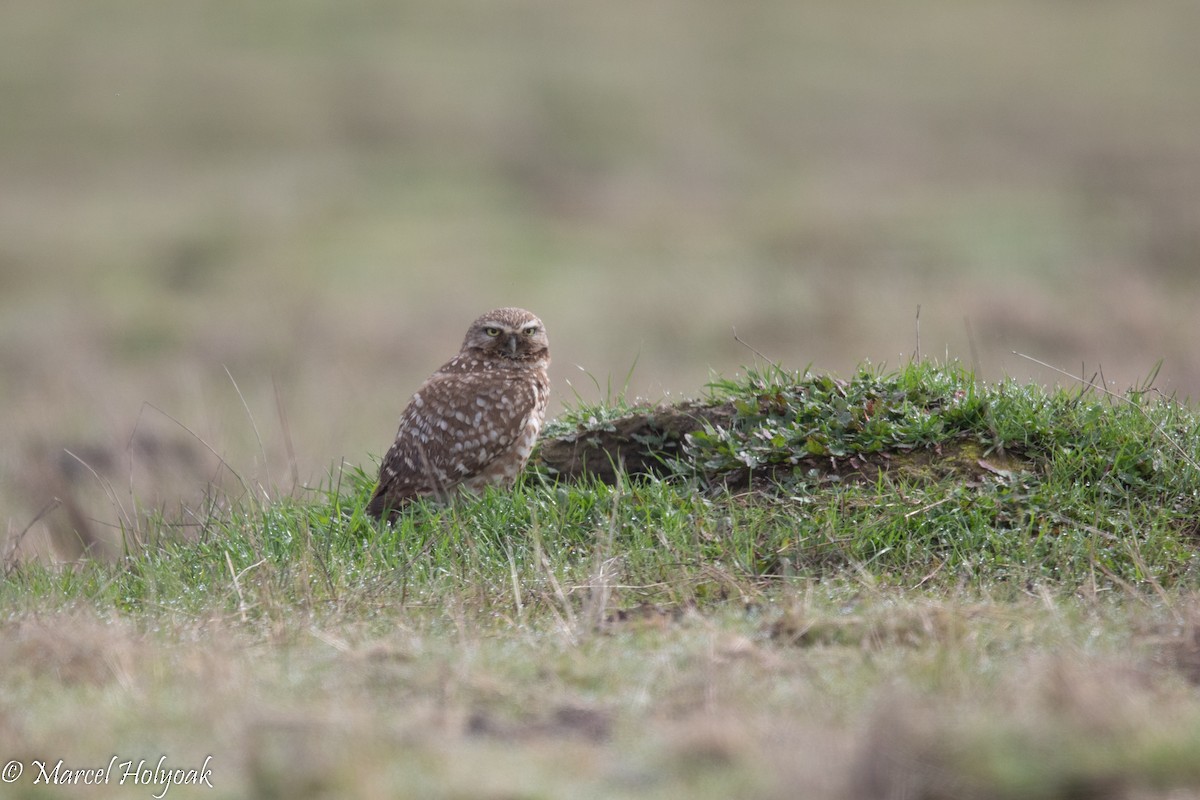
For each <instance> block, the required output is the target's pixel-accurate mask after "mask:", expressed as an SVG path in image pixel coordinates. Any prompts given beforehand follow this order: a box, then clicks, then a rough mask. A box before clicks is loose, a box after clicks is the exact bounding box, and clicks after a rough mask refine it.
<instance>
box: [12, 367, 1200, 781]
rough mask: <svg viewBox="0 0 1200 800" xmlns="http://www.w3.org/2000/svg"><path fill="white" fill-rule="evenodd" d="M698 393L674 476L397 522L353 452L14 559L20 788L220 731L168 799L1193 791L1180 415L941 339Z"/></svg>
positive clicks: (186, 751)
mask: <svg viewBox="0 0 1200 800" xmlns="http://www.w3.org/2000/svg"><path fill="white" fill-rule="evenodd" d="M713 402H727V403H730V404H731V406H730V407H731V408H732V409H733V410H734V416H732V417H730V418H728V420H727V424H726V425H724V426H723V427H721V428H718V429H708V430H707V431H700V432H697V433H696V434H695V435H694V436H692V437H691V438H689V439H687V440H685V441H683V443H682V445H681V446H682V447H683V449H682V450H681V451H679V452H680V454H681V457H678V458H673V459H670V460H664V461H663V462H662V463H661V465H660V467H659V475H658V477H652V476H643V477H640V478H639V477H629V476H626V477H619V478H618V480H617V481H616V483H615V485H611V486H610V485H605V484H600V483H597V482H594V481H589V480H575V481H570V482H567V481H562V480H558V479H556V478H554V477H553V476H551V475H549V474H547V473H548V472H549V468H548V467H547V466H546V465H545V462H544V461H543V462H542V466H541V467H540V468H539V469H537V470H534V471H531V472H530V473H529V474H528V475H527V476H526V479H525V480H524V481H523V482H522V483H521V484H520V485H519V486H518V488H517V490H516V491H515V492H509V493H502V492H489V493H488V494H486V495H485V496H483V497H482V498H473V499H472V498H464V499H463V500H462V501H460V502H456V503H454V504H453V505H451V506H449V507H444V508H438V507H433V506H427V505H418V506H417V507H415V508H413V509H411V510H410V511H408V512H406V513H405V514H404V515H402V516H401V518H400V519H399V520H398V521H397V522H396V524H395V525H394V526H393V525H385V526H382V527H381V526H379V525H377V524H375V523H374V522H373V521H371V520H369V519H367V518H365V517H364V514H363V507H364V504H365V501H366V497H367V495H368V494H369V492H370V491H371V488H372V481H371V479H370V476H368V475H366V474H364V473H362V472H361V471H358V470H346V471H344V472H342V473H340V474H335V475H333V476H331V479H330V481H329V482H328V484H327V485H326V487H325V488H324V489H323V490H322V491H320V492H313V493H307V494H305V495H302V496H300V497H297V498H292V499H288V498H283V499H278V500H275V501H272V502H268V501H265V500H263V499H261V498H260V497H259V496H258V495H257V493H256V492H254V491H245V492H243V493H242V494H241V495H240V498H236V499H231V500H227V501H223V502H220V503H216V504H214V505H212V506H209V507H208V508H207V509H206V510H205V514H206V515H205V516H203V517H198V518H197V520H196V521H197V523H198V527H185V528H183V529H180V528H178V527H176V526H173V525H170V524H165V523H161V522H160V523H154V522H147V523H144V524H143V525H142V527H140V528H139V529H137V530H132V529H131V530H128V531H127V545H126V546H127V550H128V553H127V555H126V556H125V557H124V558H123V559H121V560H120V561H119V562H118V563H114V564H106V563H104V562H98V561H89V562H85V563H84V564H82V565H79V566H78V567H76V568H73V569H65V570H64V569H55V568H49V567H46V566H43V565H41V564H28V563H27V564H21V563H19V562H15V561H13V562H10V563H9V564H8V565H7V566H6V573H5V578H4V580H3V582H2V583H0V602H3V604H4V607H5V608H6V609H8V613H7V618H6V619H5V620H4V621H2V622H0V643H2V644H3V647H0V653H2V654H3V655H2V656H0V669H2V671H3V673H4V675H5V676H6V681H5V688H4V691H3V694H0V748H2V749H3V751H4V754H5V756H6V757H7V758H8V759H11V760H15V761H16V762H18V763H19V764H21V765H24V766H25V767H26V768H27V769H28V773H27V774H26V776H25V777H24V778H23V779H22V781H18V782H17V783H16V784H14V787H15V788H16V789H17V790H18V791H19V792H21V793H19V794H18V795H17V796H18V797H30V798H34V797H38V798H40V797H45V796H63V797H66V796H70V792H73V791H76V790H77V787H70V788H68V789H60V791H61V795H60V794H51V793H50V792H52V791H53V790H48V789H47V787H46V786H44V785H41V784H36V783H34V781H35V780H36V779H37V778H38V777H39V776H40V773H39V772H38V771H37V765H38V764H39V763H43V764H44V763H47V762H48V761H49V763H51V764H54V763H57V759H63V760H64V762H65V763H66V765H67V766H68V767H75V768H85V767H92V766H104V765H105V764H107V763H108V762H109V761H110V760H111V759H112V757H113V756H114V755H116V756H118V757H119V758H120V759H121V760H122V761H124V760H129V759H133V760H135V761H137V760H140V759H143V758H144V759H147V760H148V761H149V762H150V763H151V764H153V763H156V760H157V759H158V758H160V757H165V760H166V762H167V763H168V764H169V765H172V766H175V767H193V768H195V767H198V766H199V765H200V764H202V763H203V762H204V760H205V759H206V758H211V764H212V767H211V769H212V787H211V789H210V788H209V787H207V786H205V787H201V788H198V789H192V790H189V788H188V787H174V788H172V789H171V791H172V792H173V793H174V795H175V796H204V797H207V796H214V794H215V796H229V797H240V796H260V797H344V796H356V797H447V798H453V797H472V798H511V797H561V796H571V797H631V798H632V797H662V798H675V797H678V798H684V797H712V798H723V797H747V798H785V797H796V796H803V797H813V798H895V797H919V798H943V797H944V798H950V797H954V798H1023V799H1024V798H1031V797H1034V798H1063V800H1067V799H1068V798H1076V797H1106V798H1182V797H1195V796H1200V691H1198V688H1197V687H1198V686H1200V598H1198V597H1197V596H1196V592H1195V587H1196V584H1197V573H1198V571H1200V555H1198V554H1197V540H1198V531H1197V526H1196V519H1197V518H1198V512H1200V464H1198V463H1197V461H1196V458H1195V455H1196V453H1197V450H1198V449H1200V448H1198V445H1200V418H1198V417H1197V416H1196V415H1195V413H1194V412H1193V411H1192V410H1190V409H1187V408H1185V407H1181V406H1178V405H1175V404H1173V403H1169V402H1164V401H1162V400H1156V399H1154V398H1153V397H1152V396H1151V395H1143V396H1140V397H1139V396H1131V397H1130V398H1128V399H1126V400H1117V399H1114V398H1111V397H1108V396H1105V395H1102V394H1100V393H1098V392H1096V391H1091V392H1087V391H1082V392H1080V391H1075V392H1069V393H1068V392H1058V393H1052V394H1048V393H1046V392H1044V391H1042V390H1040V389H1037V388H1035V387H1022V386H1020V385H1019V384H1015V383H1008V384H1004V385H999V386H982V387H981V386H978V385H977V384H976V383H975V381H974V380H973V378H972V376H971V375H969V374H968V373H966V372H964V371H962V370H961V369H957V368H945V369H942V368H936V367H931V366H927V365H926V366H910V367H909V368H907V369H905V370H904V371H902V372H900V373H895V374H877V373H874V372H871V371H861V372H859V373H858V374H857V375H856V376H855V377H854V378H853V379H852V380H850V381H847V382H837V381H831V380H829V379H827V378H825V377H819V376H800V375H791V374H787V373H783V372H779V371H776V370H769V371H767V372H765V373H762V374H757V375H752V376H751V377H750V378H748V379H747V380H746V381H745V382H742V383H727V384H725V385H724V386H723V387H722V388H721V390H720V394H719V395H718V397H716V398H714V399H713ZM621 413H628V412H622V411H621V410H620V409H611V408H587V409H581V410H580V411H579V412H578V413H576V414H574V415H573V416H571V417H570V418H568V419H566V420H563V421H560V422H559V424H558V425H557V426H556V429H555V430H553V431H552V432H551V433H552V435H553V436H556V437H560V438H561V437H568V439H569V440H572V441H575V442H578V443H580V446H581V447H588V446H590V445H589V444H588V443H589V442H591V441H593V440H595V439H596V437H600V436H601V435H602V434H603V432H604V431H606V430H608V429H609V428H619V427H620V425H618V424H616V420H617V419H619V414H621ZM633 413H637V412H636V411H635V412H633ZM646 444H647V446H649V447H651V448H659V447H661V446H663V445H664V442H663V441H661V440H660V441H648V442H647V443H646ZM839 464H841V466H838V465H839ZM747 467H749V468H750V472H749V473H747V471H746V469H747ZM739 487H741V488H739ZM84 709H86V716H85V717H83V719H86V720H87V722H86V724H83V725H81V711H83V710H84ZM119 772H120V770H118V773H119ZM10 788H13V787H10ZM93 794H95V796H105V797H108V796H112V797H127V796H137V795H136V794H132V795H131V789H130V787H128V786H124V787H122V786H116V785H108V786H105V787H104V788H102V789H99V790H96V791H95V792H93Z"/></svg>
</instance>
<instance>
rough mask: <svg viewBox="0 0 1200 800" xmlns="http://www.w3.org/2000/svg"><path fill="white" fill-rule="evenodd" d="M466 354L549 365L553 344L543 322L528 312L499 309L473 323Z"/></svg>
mask: <svg viewBox="0 0 1200 800" xmlns="http://www.w3.org/2000/svg"><path fill="white" fill-rule="evenodd" d="M462 350H463V352H464V353H465V352H472V353H474V354H476V355H478V356H481V357H485V358H487V359H489V360H494V359H504V360H507V361H512V362H533V361H540V362H545V361H547V360H548V359H549V357H550V340H549V339H547V338H546V327H545V326H544V325H542V321H541V320H540V319H538V318H537V317H535V316H534V315H533V314H531V313H529V312H528V311H526V310H525V309H523V308H497V309H496V310H494V311H489V312H488V313H486V314H484V315H483V316H482V317H480V318H479V319H477V320H475V321H474V322H473V323H471V327H470V328H469V329H468V330H467V337H466V338H465V339H464V340H463V346H462Z"/></svg>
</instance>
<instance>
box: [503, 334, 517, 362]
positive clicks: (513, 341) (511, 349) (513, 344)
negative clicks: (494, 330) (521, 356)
mask: <svg viewBox="0 0 1200 800" xmlns="http://www.w3.org/2000/svg"><path fill="white" fill-rule="evenodd" d="M505 344H506V345H507V347H506V349H507V350H508V355H509V357H513V356H515V355H516V354H517V336H516V334H512V335H510V336H509V337H508V341H507V342H505Z"/></svg>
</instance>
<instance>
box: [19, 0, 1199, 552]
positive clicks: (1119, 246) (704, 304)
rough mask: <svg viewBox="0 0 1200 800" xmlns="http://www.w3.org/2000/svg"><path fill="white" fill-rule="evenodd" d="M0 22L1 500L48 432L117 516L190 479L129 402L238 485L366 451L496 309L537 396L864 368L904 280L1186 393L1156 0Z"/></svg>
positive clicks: (25, 15)
mask: <svg viewBox="0 0 1200 800" xmlns="http://www.w3.org/2000/svg"><path fill="white" fill-rule="evenodd" d="M0 14H2V15H3V20H2V21H3V24H2V25H0V71H2V74H3V75H4V80H3V81H0V102H2V103H3V106H4V109H5V114H4V116H5V122H4V124H3V125H0V187H2V188H0V341H3V343H4V344H3V347H2V348H0V504H3V505H2V507H3V508H5V509H6V513H3V514H2V515H0V517H2V518H3V521H4V522H5V523H6V524H7V526H8V527H9V529H10V530H11V529H14V528H15V529H17V530H19V529H20V528H21V527H23V526H24V524H25V523H26V522H27V521H28V520H29V519H30V518H31V517H32V515H33V514H34V513H35V512H36V511H37V510H38V509H39V508H41V507H42V505H43V504H44V503H45V502H46V501H47V499H48V497H49V496H51V495H55V494H61V493H62V492H61V491H55V490H53V489H50V488H48V487H49V485H50V484H52V483H53V482H54V481H56V480H59V479H64V480H67V481H75V477H74V476H75V474H76V473H82V474H80V476H79V480H78V481H75V482H77V483H78V484H79V485H78V486H76V487H75V490H76V491H81V492H82V491H91V490H93V489H94V486H95V481H94V480H93V479H92V478H91V476H90V475H88V474H87V473H86V471H82V470H75V469H74V467H72V466H70V465H69V464H68V465H66V466H64V465H63V464H62V463H59V461H60V460H61V459H62V456H61V453H62V449H63V448H68V449H70V450H71V451H72V452H75V453H76V454H77V455H81V456H85V460H86V461H88V463H89V464H91V465H92V466H95V467H96V468H97V469H101V468H102V467H104V466H105V463H110V464H111V465H112V468H111V469H110V470H109V471H108V472H106V473H105V476H106V477H108V478H109V479H110V480H114V481H115V482H117V483H118V484H120V485H128V484H129V483H130V479H131V477H132V480H133V482H134V483H135V485H136V489H137V491H136V493H137V494H138V496H139V497H140V498H141V499H142V502H144V503H146V504H148V505H158V504H162V503H169V502H171V501H172V500H174V499H175V497H177V496H178V494H179V493H180V491H181V484H182V485H183V486H189V485H193V484H194V483H195V482H196V479H197V477H202V478H204V477H207V476H208V473H207V471H208V468H209V467H210V466H211V465H210V464H209V463H208V462H203V463H196V458H195V455H194V454H193V455H188V454H185V453H182V452H180V451H181V450H183V449H185V448H189V447H191V446H194V445H195V442H194V441H193V440H192V439H191V437H190V436H189V435H188V434H187V433H186V432H184V431H183V430H182V429H181V428H180V426H178V425H176V424H175V423H173V422H171V421H170V420H168V419H167V418H166V417H164V416H163V415H162V414H160V413H158V412H155V411H153V410H150V409H144V408H143V406H142V404H143V403H144V402H149V403H153V404H154V405H155V406H156V407H157V408H160V409H162V410H163V411H165V412H166V413H168V414H170V415H171V416H173V417H174V418H175V419H177V420H179V421H180V422H181V423H182V424H183V425H184V426H186V428H187V429H188V430H189V431H191V432H193V433H195V434H197V435H199V436H201V437H203V438H204V439H205V441H207V442H209V443H210V444H211V445H212V446H213V447H214V449H216V450H217V451H218V452H219V453H220V454H221V455H223V456H225V457H226V458H227V459H229V460H230V461H232V462H234V463H236V464H237V465H238V466H239V468H240V469H241V471H242V472H244V473H254V474H255V475H256V476H257V477H260V478H262V479H264V480H265V479H266V475H265V474H264V472H265V471H271V472H272V477H274V476H275V475H279V474H283V473H284V472H286V471H287V469H288V461H289V452H288V444H289V442H288V439H289V438H290V445H291V453H292V454H294V457H295V460H296V464H297V468H298V471H299V478H300V480H301V481H304V482H312V481H316V480H319V478H320V476H321V475H323V474H325V473H326V472H327V470H328V469H329V467H330V465H331V464H334V463H338V462H339V461H340V460H341V459H343V458H344V459H346V460H348V461H349V462H350V463H352V464H367V463H369V461H370V458H371V456H375V457H378V456H379V455H380V454H381V453H382V450H383V449H384V448H385V446H386V444H387V443H388V441H389V440H390V437H391V435H392V433H393V431H394V429H395V420H396V416H397V414H398V413H399V409H400V408H401V406H402V405H403V403H404V401H405V399H406V398H407V397H408V395H409V394H410V393H411V391H412V390H413V388H414V386H415V385H416V383H417V382H418V381H419V380H420V379H421V378H422V377H424V376H425V375H426V374H428V372H429V371H430V370H431V369H433V368H434V367H435V366H436V365H437V364H439V363H441V361H442V360H443V359H444V358H445V357H446V356H448V355H449V354H451V353H452V352H453V351H454V348H455V346H456V344H457V342H458V340H459V338H460V337H461V336H462V332H463V330H465V327H466V324H467V323H468V322H469V321H470V320H471V319H473V318H474V317H475V316H476V315H478V314H479V313H481V312H482V311H483V310H485V309H487V308H491V307H495V306H498V305H504V304H515V305H520V306H524V307H528V308H531V309H533V310H534V311H535V312H537V313H538V314H539V315H540V316H541V317H542V318H543V319H545V320H546V323H547V325H548V328H549V331H550V335H551V340H552V344H553V351H554V354H555V359H556V362H555V367H554V370H553V377H554V380H555V408H556V409H561V407H562V404H563V403H564V402H569V401H572V400H573V399H574V397H575V394H576V393H577V392H578V393H579V394H580V395H582V396H583V398H584V399H585V400H588V401H593V400H596V399H598V397H599V396H601V395H603V394H604V392H603V391H600V392H597V390H596V388H595V387H593V385H592V379H593V378H594V379H595V380H596V381H597V382H598V383H599V384H600V386H601V387H602V388H603V387H605V386H606V385H608V384H609V383H610V382H611V383H612V385H613V386H614V388H615V389H620V388H621V387H622V386H623V385H624V384H625V382H626V381H625V376H626V375H627V374H628V373H630V371H631V370H632V374H631V376H630V378H629V381H628V385H629V390H630V392H631V394H634V395H642V396H647V397H650V398H652V399H658V398H659V397H661V396H662V395H663V393H664V392H669V393H672V394H674V395H676V396H678V395H681V394H682V395H695V394H697V393H699V392H700V391H701V390H702V387H703V385H704V383H705V382H706V381H707V380H708V379H709V377H710V370H711V371H715V372H716V373H718V374H721V375H726V376H728V375H732V374H733V373H735V372H736V371H738V370H739V368H740V367H741V366H742V365H744V364H746V363H749V362H750V361H752V360H753V358H754V356H753V353H751V352H750V351H749V350H748V349H747V348H745V347H743V346H742V345H740V344H738V343H737V342H736V341H735V339H734V337H733V330H734V329H735V328H736V330H737V332H738V335H739V337H740V338H742V339H743V340H744V341H746V342H747V343H749V344H751V345H752V346H754V347H755V348H757V349H758V350H760V351H762V352H763V353H765V354H767V355H768V356H770V357H771V358H772V359H774V360H776V361H778V362H780V363H783V364H786V365H789V366H791V367H796V368H799V367H803V366H805V365H807V364H810V363H811V364H812V365H813V366H814V367H815V368H816V369H819V370H823V371H833V372H835V373H843V374H845V373H848V372H850V371H852V370H853V369H854V368H855V366H856V365H857V364H859V363H860V362H861V361H863V360H864V359H870V360H871V361H873V362H875V363H890V364H893V365H896V364H899V363H903V361H904V360H905V359H907V358H908V357H909V356H911V355H912V354H913V352H914V350H915V349H916V336H915V325H914V318H915V316H916V312H917V307H918V306H920V308H921V329H922V339H923V348H924V351H925V354H926V355H934V356H937V357H939V358H940V357H943V356H944V355H945V354H946V353H947V352H948V353H949V355H950V356H951V357H957V358H961V359H962V360H963V361H965V362H966V363H969V364H972V365H973V366H974V367H976V371H977V372H978V374H979V375H980V376H981V377H985V378H990V379H996V378H999V377H1001V376H1003V375H1005V374H1011V375H1013V376H1015V377H1017V378H1019V379H1022V380H1024V379H1026V378H1033V379H1035V380H1039V381H1042V382H1045V383H1057V382H1062V381H1065V380H1066V379H1064V378H1063V377H1062V376H1060V375H1057V374H1055V373H1052V372H1049V371H1046V370H1044V369H1041V368H1039V367H1037V366H1036V365H1034V364H1032V363H1031V362H1028V361H1025V360H1023V359H1019V358H1016V357H1014V356H1012V355H1011V354H1010V351H1013V350H1017V351H1021V352H1024V353H1027V354H1029V355H1032V356H1035V357H1037V358H1039V359H1042V360H1044V361H1047V362H1050V363H1053V364H1056V365H1058V366H1061V367H1064V368H1067V369H1070V370H1071V371H1073V372H1081V371H1082V372H1084V373H1085V376H1086V377H1091V376H1092V374H1093V373H1094V372H1095V371H1096V370H1097V369H1100V368H1102V369H1103V371H1104V375H1105V377H1106V378H1107V379H1109V380H1110V381H1111V382H1112V388H1114V389H1116V390H1123V389H1124V388H1126V387H1128V386H1130V385H1132V384H1135V383H1137V382H1139V381H1140V380H1141V379H1142V378H1143V377H1145V376H1146V375H1147V374H1148V373H1149V372H1150V371H1151V370H1152V369H1153V367H1154V364H1155V363H1156V362H1158V361H1159V360H1160V359H1163V360H1164V364H1163V369H1162V371H1161V373H1160V380H1159V382H1158V386H1159V388H1160V389H1162V390H1163V391H1165V392H1167V393H1168V394H1170V393H1173V392H1178V393H1180V394H1181V395H1182V396H1190V397H1196V396H1198V395H1200V360H1198V357H1197V355H1196V347H1195V343H1196V342H1197V341H1200V315H1197V314H1195V312H1194V309H1195V297H1196V292H1197V289H1198V281H1200V242H1198V240H1197V231H1200V137H1197V136H1196V135H1195V131H1196V130H1200V83H1198V82H1197V81H1196V80H1195V75H1196V74H1197V73H1198V72H1200V55H1198V54H1197V50H1196V48H1195V47H1194V42H1193V41H1192V37H1191V36H1190V35H1189V33H1188V32H1190V31H1192V30H1195V29H1196V28H1197V26H1200V19H1198V17H1200V12H1198V11H1197V9H1196V8H1195V7H1194V5H1193V4H1190V3H1177V2H1171V1H1169V0H1161V1H1158V0H1152V1H1151V2H1147V3H1139V4H1136V5H1134V4H1128V3H1120V2H1100V3H1087V4H1071V3H1055V4H1051V5H1048V4H1046V3H1042V2H1032V0H1030V1H1029V2H1016V3H1006V4H1004V6H1003V7H1001V8H985V7H982V6H976V5H966V6H964V5H963V4H961V3H956V2H948V1H945V2H943V1H934V0H925V1H924V2H921V3H917V4H913V3H909V4H906V5H905V6H904V7H902V8H901V7H895V8H893V7H890V6H888V5H887V4H881V3H855V4H846V3H837V2H828V3H805V4H804V5H803V7H796V6H795V5H794V4H791V3H785V2H766V3H758V4H756V5H755V9H754V10H753V11H749V10H746V9H733V8H727V7H726V6H724V5H723V4H720V3H715V2H711V3H701V4H699V5H696V4H691V3H688V4H684V3H666V4H660V5H658V6H657V7H656V9H655V11H654V12H653V13H650V12H648V11H647V10H646V9H644V8H643V7H642V6H641V5H639V4H630V3H619V4H616V5H614V4H611V3H607V4H604V5H603V6H596V5H594V4H588V3H580V2H556V3H543V2H535V1H529V0H526V1H524V2H502V3H493V2H480V1H479V0H451V2H444V3H434V4H411V3H381V2H374V1H372V0H354V1H353V2H350V3H338V4H323V3H308V4H304V5H303V6H302V7H298V6H297V5H296V4H295V3H290V2H281V1H279V0H267V2H258V3H255V4H254V6H253V8H252V9H251V8H247V7H246V6H245V5H244V4H238V3H216V4H207V5H206V6H205V7H204V9H203V10H202V11H201V10H199V9H197V8H192V7H190V6H188V5H186V4H185V5H181V4H164V3H159V2H153V1H152V0H118V2H109V3H105V5H104V7H103V10H101V9H98V8H92V7H90V6H88V5H86V4H84V5H81V4H78V3H74V2H68V1H66V0H17V1H16V2H10V3H6V4H5V7H4V10H3V11H2V12H0ZM226 368H227V369H228V370H229V373H230V374H231V375H232V378H233V381H236V389H235V386H234V382H233V381H231V380H230V377H229V376H227V375H226V372H225V370H226ZM580 368H582V370H583V371H581V370H580ZM568 382H570V383H569V384H568ZM239 390H240V392H241V394H242V395H243V396H244V398H245V401H246V402H245V405H247V406H248V407H249V410H250V414H249V417H251V418H252V419H253V420H254V421H255V422H256V423H257V427H258V429H259V430H258V432H259V434H260V436H259V437H256V436H255V431H254V427H253V426H252V425H251V419H248V414H247V409H246V407H245V406H244V405H243V401H242V398H240V397H239V396H238V392H239ZM280 403H282V405H283V407H284V410H285V413H286V422H287V430H286V431H284V430H283V428H282V426H281V424H280V416H279V411H278V407H279V404H280ZM142 412H144V413H142ZM135 429H136V430H137V431H139V432H141V433H142V434H144V439H143V443H144V446H143V449H153V450H155V452H156V453H160V454H161V453H166V455H159V456H158V457H157V458H155V457H152V456H146V455H144V454H141V455H139V452H138V448H130V447H129V446H128V445H129V443H130V440H131V436H132V434H133V433H134V432H135ZM259 439H261V442H262V447H261V448H260V443H259ZM200 449H201V451H202V448H200ZM81 450H87V451H89V452H88V453H82V452H80V451H81ZM129 450H132V451H134V452H133V453H132V461H133V464H132V466H131V464H130V461H131V456H130V453H129V452H128V451H129ZM172 453H173V454H174V455H171V454H172ZM200 456H203V452H201V453H200ZM131 472H132V473H133V475H132V476H131V475H130V473H131ZM64 473H70V474H65V475H64ZM202 482H203V481H202ZM97 500H99V501H100V502H96V501H97ZM108 505H109V503H108V502H107V501H105V499H104V498H103V497H102V496H100V497H92V496H89V497H88V498H87V506H88V513H89V514H91V515H93V516H98V517H102V518H103V519H104V520H105V521H106V522H111V521H113V515H112V514H111V513H109V511H108V510H107V506H108Z"/></svg>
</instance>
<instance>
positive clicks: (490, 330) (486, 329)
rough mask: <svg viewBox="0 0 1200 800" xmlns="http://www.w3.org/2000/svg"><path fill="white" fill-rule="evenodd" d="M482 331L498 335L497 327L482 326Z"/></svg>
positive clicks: (490, 334) (489, 334)
mask: <svg viewBox="0 0 1200 800" xmlns="http://www.w3.org/2000/svg"><path fill="white" fill-rule="evenodd" d="M483 332H484V333H486V334H487V335H488V336H499V335H500V329H499V328H484V329H483Z"/></svg>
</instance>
